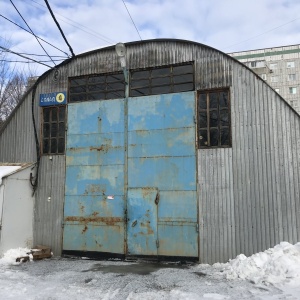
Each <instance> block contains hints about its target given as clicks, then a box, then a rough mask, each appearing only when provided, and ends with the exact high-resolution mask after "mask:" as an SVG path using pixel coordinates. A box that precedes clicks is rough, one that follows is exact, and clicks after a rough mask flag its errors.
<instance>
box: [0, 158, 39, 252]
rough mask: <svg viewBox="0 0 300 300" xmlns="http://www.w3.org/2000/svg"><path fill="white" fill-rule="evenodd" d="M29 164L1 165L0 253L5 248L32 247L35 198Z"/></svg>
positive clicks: (4, 250)
mask: <svg viewBox="0 0 300 300" xmlns="http://www.w3.org/2000/svg"><path fill="white" fill-rule="evenodd" d="M31 167H32V164H28V163H27V164H0V256H1V255H3V254H4V253H5V252H6V251H7V250H9V249H12V248H18V247H27V248H31V247H32V241H33V211H34V197H33V196H32V189H31V185H30V173H31Z"/></svg>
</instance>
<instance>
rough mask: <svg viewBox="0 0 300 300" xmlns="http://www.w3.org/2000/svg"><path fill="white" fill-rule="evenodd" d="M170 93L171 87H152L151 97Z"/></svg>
mask: <svg viewBox="0 0 300 300" xmlns="http://www.w3.org/2000/svg"><path fill="white" fill-rule="evenodd" d="M168 93H171V87H170V86H168V85H167V86H158V87H152V95H158V94H168Z"/></svg>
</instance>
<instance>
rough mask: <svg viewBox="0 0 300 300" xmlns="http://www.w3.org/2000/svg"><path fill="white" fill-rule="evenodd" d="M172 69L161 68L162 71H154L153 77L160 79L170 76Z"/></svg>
mask: <svg viewBox="0 0 300 300" xmlns="http://www.w3.org/2000/svg"><path fill="white" fill-rule="evenodd" d="M170 72H171V69H170V68H160V69H153V70H152V72H151V77H152V78H155V77H159V76H168V75H170Z"/></svg>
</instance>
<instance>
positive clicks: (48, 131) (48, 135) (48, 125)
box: [43, 123, 50, 138]
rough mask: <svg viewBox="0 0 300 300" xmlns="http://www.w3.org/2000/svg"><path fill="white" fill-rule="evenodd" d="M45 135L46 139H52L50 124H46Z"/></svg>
mask: <svg viewBox="0 0 300 300" xmlns="http://www.w3.org/2000/svg"><path fill="white" fill-rule="evenodd" d="M43 134H44V138H48V137H50V124H49V123H44V126H43Z"/></svg>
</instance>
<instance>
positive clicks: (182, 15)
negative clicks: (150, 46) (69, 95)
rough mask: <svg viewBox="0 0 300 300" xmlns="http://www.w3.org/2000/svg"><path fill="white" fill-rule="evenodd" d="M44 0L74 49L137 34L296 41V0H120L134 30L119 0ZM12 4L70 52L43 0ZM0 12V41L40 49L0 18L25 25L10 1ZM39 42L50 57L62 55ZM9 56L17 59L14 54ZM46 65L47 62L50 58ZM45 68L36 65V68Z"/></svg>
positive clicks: (245, 45) (299, 38)
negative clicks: (46, 0)
mask: <svg viewBox="0 0 300 300" xmlns="http://www.w3.org/2000/svg"><path fill="white" fill-rule="evenodd" d="M48 2H49V4H50V5H51V7H52V10H53V12H54V14H55V16H56V17H57V20H58V22H59V23H60V25H61V27H62V29H63V31H64V33H65V36H66V38H67V40H68V41H69V43H70V45H71V46H72V48H73V50H74V52H75V54H79V53H82V52H86V51H89V50H92V49H97V48H101V47H104V46H109V45H113V44H116V43H117V42H129V41H137V40H140V36H141V38H142V39H143V40H146V39H154V38H176V39H185V40H192V41H196V42H200V43H203V44H206V45H209V46H212V47H214V48H217V49H219V50H221V51H223V52H226V53H228V52H237V51H241V50H251V49H260V48H266V47H276V46H283V45H293V44H299V43H300V1H299V0H252V1H247V0H125V1H124V2H125V4H126V6H127V8H128V10H129V12H130V14H131V17H132V19H133V21H134V23H135V25H136V27H137V29H138V32H139V33H138V32H137V30H136V28H135V26H134V24H133V23H132V20H131V18H130V16H129V14H128V12H127V10H126V7H125V5H124V3H123V1H122V0H78V1H76V0H74V1H73V0H48ZM13 3H14V5H15V6H16V7H17V9H18V10H19V12H20V13H21V14H22V16H23V18H24V19H25V20H26V22H27V23H28V25H29V26H30V27H31V29H32V30H33V32H34V33H35V34H36V35H37V36H39V37H41V38H43V39H45V40H46V41H47V42H49V43H51V44H53V45H54V46H56V47H57V48H59V49H61V50H63V51H64V52H66V53H67V54H69V55H70V51H69V48H68V46H67V45H66V43H65V42H64V40H63V38H62V37H61V34H60V32H59V31H58V28H57V27H56V25H55V23H54V21H53V19H52V18H51V15H50V13H49V11H48V9H47V7H46V5H45V2H44V1H43V0H13ZM0 13H1V18H0V29H1V30H0V45H1V46H6V45H7V41H9V43H10V49H11V50H13V51H15V52H18V53H29V54H45V52H44V50H43V49H42V48H41V46H40V45H39V44H38V42H37V41H36V39H35V37H34V36H32V35H30V34H29V33H27V32H25V31H24V30H22V29H20V28H18V27H17V26H16V25H14V24H12V23H10V22H9V21H7V20H6V19H5V18H8V19H10V20H11V21H13V22H15V23H17V24H18V25H20V26H22V27H24V28H26V29H27V30H28V27H27V26H26V24H25V23H24V21H23V20H22V18H21V17H20V15H19V14H18V12H17V11H16V9H15V8H14V6H13V5H12V3H11V1H10V0H0ZM3 17H5V18H3ZM139 35H140V36H139ZM41 43H42V45H43V46H44V48H45V50H46V51H47V52H48V53H49V54H50V55H51V56H54V55H62V56H66V55H65V54H64V53H62V52H60V51H59V50H57V49H55V48H53V47H51V46H49V45H47V44H46V43H44V42H41ZM30 57H31V58H35V59H37V60H42V59H43V60H44V61H47V60H49V58H47V57H44V58H43V57H38V56H35V57H34V56H30ZM9 59H10V60H21V58H19V57H17V56H15V55H10V56H9ZM53 59H54V57H53ZM56 59H59V58H56ZM46 64H49V65H50V66H53V63H52V62H46ZM18 65H21V64H20V63H19V64H18ZM23 65H24V64H23ZM47 69H48V68H47V67H42V68H40V67H39V68H38V73H41V72H43V71H45V70H47Z"/></svg>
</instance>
